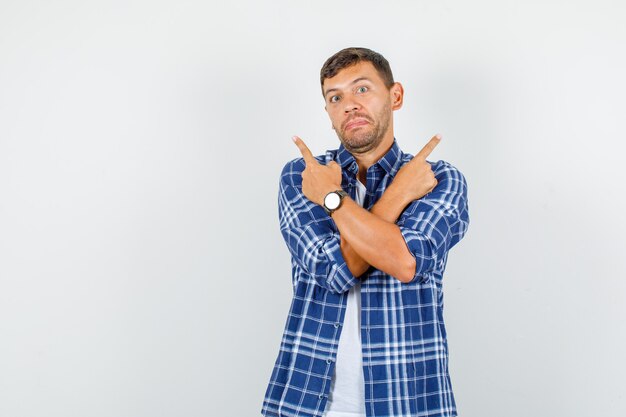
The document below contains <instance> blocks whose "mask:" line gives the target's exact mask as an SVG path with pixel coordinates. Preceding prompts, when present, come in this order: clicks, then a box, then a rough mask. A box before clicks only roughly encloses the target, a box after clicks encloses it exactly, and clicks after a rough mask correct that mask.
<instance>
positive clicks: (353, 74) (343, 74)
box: [323, 61, 384, 92]
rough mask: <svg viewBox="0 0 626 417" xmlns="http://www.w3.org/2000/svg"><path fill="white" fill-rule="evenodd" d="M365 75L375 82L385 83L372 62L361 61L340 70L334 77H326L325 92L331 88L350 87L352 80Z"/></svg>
mask: <svg viewBox="0 0 626 417" xmlns="http://www.w3.org/2000/svg"><path fill="white" fill-rule="evenodd" d="M363 77H365V78H368V79H370V80H371V81H372V82H374V83H381V84H383V83H384V82H383V79H382V78H381V77H380V75H379V74H378V71H376V68H375V67H374V65H373V64H372V63H371V62H369V61H361V62H359V63H357V64H354V65H351V66H349V67H347V68H344V69H342V70H340V71H339V72H338V73H337V74H335V76H334V77H331V78H326V79H325V80H324V85H323V88H324V92H326V91H327V90H329V89H331V88H332V89H342V88H346V87H349V86H350V83H352V81H354V80H356V79H358V78H363Z"/></svg>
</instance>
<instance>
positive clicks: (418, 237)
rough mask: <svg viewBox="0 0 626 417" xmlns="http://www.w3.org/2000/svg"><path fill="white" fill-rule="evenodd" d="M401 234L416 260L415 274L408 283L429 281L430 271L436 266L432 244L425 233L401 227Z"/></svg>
mask: <svg viewBox="0 0 626 417" xmlns="http://www.w3.org/2000/svg"><path fill="white" fill-rule="evenodd" d="M400 233H402V237H403V238H404V243H406V246H407V248H408V249H409V252H410V253H411V255H413V258H415V273H414V275H413V278H411V280H410V281H409V282H408V283H412V282H415V281H416V280H417V281H419V282H425V281H427V280H428V276H429V274H428V273H427V272H428V271H430V270H432V269H433V267H434V265H435V259H434V255H433V254H432V251H431V249H430V248H431V246H430V242H429V241H428V238H427V237H425V236H424V234H423V233H420V232H418V231H415V230H412V229H407V228H406V227H400Z"/></svg>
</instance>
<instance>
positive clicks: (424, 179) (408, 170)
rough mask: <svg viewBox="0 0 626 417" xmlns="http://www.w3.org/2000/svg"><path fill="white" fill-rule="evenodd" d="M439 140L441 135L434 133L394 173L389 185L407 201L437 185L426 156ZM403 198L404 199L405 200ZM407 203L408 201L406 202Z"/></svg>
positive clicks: (420, 195)
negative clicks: (411, 157)
mask: <svg viewBox="0 0 626 417" xmlns="http://www.w3.org/2000/svg"><path fill="white" fill-rule="evenodd" d="M440 141H441V135H435V136H433V137H432V139H430V141H428V143H427V144H426V145H425V146H424V147H423V148H422V149H421V150H420V151H419V152H418V153H417V154H416V155H415V156H414V157H413V159H411V160H410V161H409V162H407V163H406V164H404V165H403V166H402V167H401V168H400V170H398V172H397V173H396V176H395V177H394V179H393V181H392V182H391V184H390V185H389V187H394V188H395V191H396V192H398V193H401V194H402V196H403V197H404V198H405V199H406V200H408V202H411V201H414V200H418V199H420V198H422V197H423V196H425V195H426V194H428V193H429V192H431V191H432V190H433V189H434V188H435V187H436V186H437V180H436V179H435V174H434V173H433V170H432V167H431V165H430V163H428V162H427V161H426V157H427V156H428V155H430V153H431V152H432V151H433V149H435V146H437V145H438V144H439V142H440ZM406 200H405V201H406ZM407 204H408V203H407Z"/></svg>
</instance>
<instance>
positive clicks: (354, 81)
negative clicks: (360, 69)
mask: <svg viewBox="0 0 626 417" xmlns="http://www.w3.org/2000/svg"><path fill="white" fill-rule="evenodd" d="M364 80H365V81H369V82H372V80H370V79H369V78H367V77H359V78H357V79H355V80H353V81H352V82H351V83H350V85H354V84H356V83H358V82H359V81H364ZM338 90H339V89H338V88H329V89H328V90H326V92H325V93H324V97H326V96H328V93H330V92H332V91H338Z"/></svg>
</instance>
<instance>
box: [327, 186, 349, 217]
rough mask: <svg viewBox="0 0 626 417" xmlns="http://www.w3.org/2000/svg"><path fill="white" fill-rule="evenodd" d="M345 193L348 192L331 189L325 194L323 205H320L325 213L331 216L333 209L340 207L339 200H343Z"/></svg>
mask: <svg viewBox="0 0 626 417" xmlns="http://www.w3.org/2000/svg"><path fill="white" fill-rule="evenodd" d="M347 195H348V193H346V192H345V191H344V190H336V191H331V192H330V193H328V194H326V197H324V205H323V206H322V207H324V210H326V214H328V215H329V216H332V214H333V211H335V210H337V209H338V208H339V207H341V202H342V201H343V198H344V197H345V196H347Z"/></svg>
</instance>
